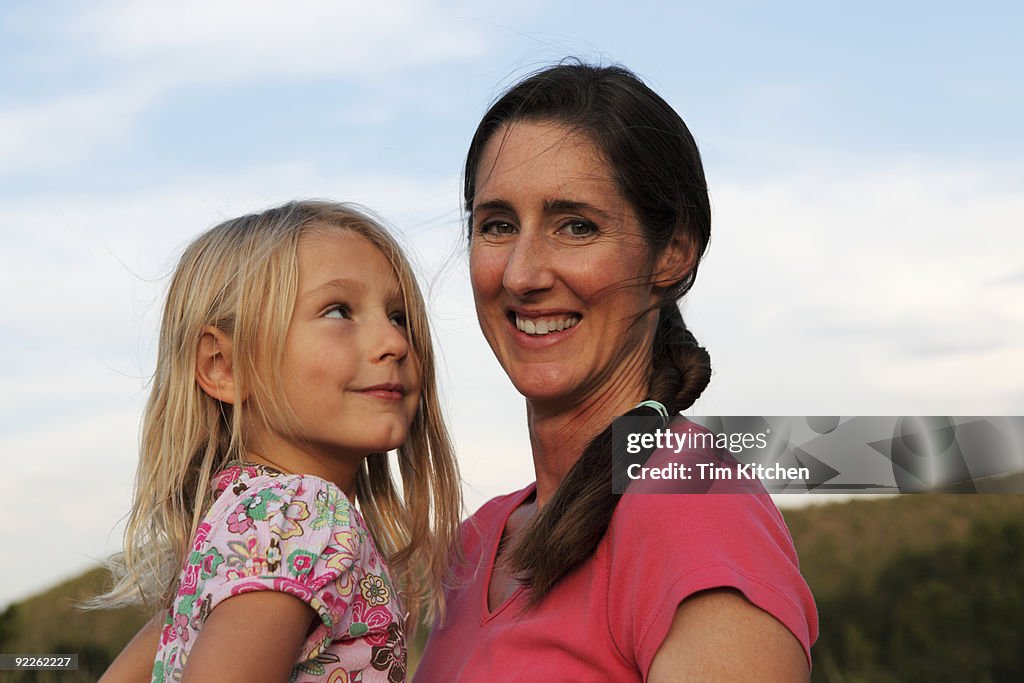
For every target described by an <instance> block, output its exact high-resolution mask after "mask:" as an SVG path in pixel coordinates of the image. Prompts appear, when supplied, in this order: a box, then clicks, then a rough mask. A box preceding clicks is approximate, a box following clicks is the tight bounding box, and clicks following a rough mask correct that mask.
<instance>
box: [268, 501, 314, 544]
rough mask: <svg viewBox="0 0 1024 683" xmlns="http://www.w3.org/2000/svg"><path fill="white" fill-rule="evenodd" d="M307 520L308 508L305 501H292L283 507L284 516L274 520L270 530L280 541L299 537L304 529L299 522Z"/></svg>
mask: <svg viewBox="0 0 1024 683" xmlns="http://www.w3.org/2000/svg"><path fill="white" fill-rule="evenodd" d="M307 519H309V506H308V505H306V502H305V501H302V500H293V501H291V503H289V504H288V506H287V507H285V509H284V515H282V516H281V517H278V518H277V519H275V523H274V525H273V526H272V527H271V529H272V530H273V531H275V532H276V533H277V534H278V535H279V536H280V537H281V540H284V539H286V538H291V537H293V536H301V535H302V533H303V531H304V529H303V528H302V525H301V524H300V522H302V521H305V520H307Z"/></svg>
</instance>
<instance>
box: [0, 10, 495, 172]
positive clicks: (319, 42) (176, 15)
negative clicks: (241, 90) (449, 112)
mask: <svg viewBox="0 0 1024 683" xmlns="http://www.w3.org/2000/svg"><path fill="white" fill-rule="evenodd" d="M17 15H18V21H17V23H18V25H20V26H21V27H22V28H23V30H24V31H25V32H26V35H25V36H23V38H26V39H28V38H32V39H35V40H36V41H38V42H39V43H40V44H41V45H47V44H51V43H58V44H60V45H61V50H60V51H59V52H58V53H57V54H58V55H59V58H58V57H56V56H54V55H52V54H50V51H49V50H46V51H45V53H46V55H47V56H46V57H45V58H38V57H37V58H35V59H36V62H33V61H32V59H33V58H31V57H28V56H25V55H19V58H20V59H21V60H22V63H23V64H25V65H32V68H34V69H36V70H37V71H36V75H35V77H36V79H37V82H38V83H40V84H43V86H42V87H41V88H39V92H40V93H41V94H40V95H38V96H36V98H35V100H34V101H32V102H25V101H19V100H13V104H11V105H8V106H7V107H6V108H4V109H0V174H13V173H18V172H22V171H25V170H30V171H31V170H39V169H44V170H45V169H55V168H64V167H67V166H69V165H71V164H74V163H78V162H81V161H83V160H88V159H89V158H90V156H91V155H94V154H96V152H97V150H98V149H101V148H103V146H105V145H109V144H114V143H116V142H117V141H118V139H119V138H120V137H122V136H123V135H125V133H126V132H130V131H131V130H132V129H133V126H134V125H135V124H136V121H137V120H138V118H139V117H140V116H141V115H143V114H144V113H146V112H147V111H149V110H150V109H151V108H152V107H153V106H155V105H157V104H158V103H160V102H162V101H163V100H164V99H166V98H167V97H168V96H169V95H170V94H172V93H174V92H176V91H180V90H181V89H182V88H185V87H187V86H193V85H197V84H200V85H203V84H205V85H209V84H216V85H218V86H221V87H235V86H238V85H245V84H252V83H261V84H265V83H266V82H268V81H273V80H274V79H288V80H292V81H294V80H296V79H308V80H309V87H310V88H311V89H316V88H324V87H332V88H337V87H339V86H338V84H337V83H332V84H330V85H327V84H325V83H324V81H323V80H317V79H324V78H332V77H340V78H344V79H347V80H350V81H351V80H355V81H362V82H375V83H378V84H381V83H386V82H388V81H389V79H390V80H391V81H393V82H394V83H395V84H396V87H397V84H398V83H400V82H401V81H400V75H401V74H402V73H403V72H405V71H409V70H413V69H416V68H422V67H427V66H431V65H434V64H437V63H440V62H445V61H450V60H458V59H467V58H471V57H474V56H478V55H479V54H481V53H482V52H483V51H484V49H485V47H486V43H485V42H484V39H483V36H482V34H481V32H480V30H479V26H478V25H475V24H474V23H473V22H471V21H468V20H465V19H463V18H461V16H460V9H459V5H458V4H456V5H451V4H445V3H434V2H417V1H415V0H398V1H397V2H389V3H367V2H327V1H323V0H296V1H292V2H287V3H285V2H256V3H254V2H243V1H241V0H210V1H202V0H187V1H185V2H168V1H161V0H142V1H139V2H132V1H129V0H109V1H107V2H100V3H93V4H90V5H89V6H88V8H87V9H86V10H85V11H83V12H81V13H76V14H73V15H72V14H71V13H68V16H60V17H58V18H57V19H56V20H55V19H54V17H53V16H51V15H50V14H49V13H46V14H44V13H42V12H41V11H39V9H35V10H29V9H25V8H22V9H21V10H20V11H19V12H17ZM381 90H382V91H383V92H385V93H386V92H387V91H388V89H387V88H381ZM368 108H369V112H370V113H367V112H366V111H363V110H362V109H361V108H354V109H353V110H352V111H351V112H348V113H346V114H345V115H347V116H348V117H350V118H352V119H358V118H359V117H363V118H364V119H365V118H366V117H368V116H371V115H372V112H373V111H376V112H378V115H379V112H380V111H382V110H383V109H384V108H385V105H384V104H383V100H380V101H377V102H375V103H372V104H370V105H368Z"/></svg>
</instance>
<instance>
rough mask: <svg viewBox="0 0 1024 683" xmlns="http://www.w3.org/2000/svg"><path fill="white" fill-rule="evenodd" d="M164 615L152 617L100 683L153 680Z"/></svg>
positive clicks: (140, 682) (141, 682)
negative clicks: (154, 663)
mask: <svg viewBox="0 0 1024 683" xmlns="http://www.w3.org/2000/svg"><path fill="white" fill-rule="evenodd" d="M163 623H164V617H163V615H161V614H158V615H157V616H155V617H153V618H152V619H150V620H149V621H148V622H146V625H145V626H143V627H142V628H140V629H139V632H138V633H136V634H135V637H134V638H132V639H131V641H130V642H129V643H128V644H127V645H125V646H124V649H123V650H121V654H119V655H118V656H117V659H115V660H114V662H113V663H112V664H111V665H110V667H109V668H108V669H107V670H106V672H104V674H103V677H102V678H100V681H99V683H146V682H147V681H151V680H153V660H155V659H156V649H157V645H158V644H159V642H160V631H161V628H162V627H163Z"/></svg>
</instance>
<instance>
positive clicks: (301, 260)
mask: <svg viewBox="0 0 1024 683" xmlns="http://www.w3.org/2000/svg"><path fill="white" fill-rule="evenodd" d="M296 257H297V258H296V260H297V266H298V276H299V288H300V290H307V291H308V290H310V289H315V288H318V287H322V286H325V285H327V284H330V283H334V284H336V285H338V284H344V285H346V287H347V288H349V289H356V290H370V289H374V290H383V291H385V293H386V294H387V295H388V296H401V295H402V292H403V291H404V283H403V282H402V280H401V277H400V276H399V274H398V269H397V268H396V267H395V264H394V263H393V262H392V261H391V259H390V258H388V254H386V253H385V251H384V250H383V249H381V247H379V246H378V245H377V244H375V243H374V242H373V241H372V240H371V239H370V238H369V237H367V236H366V235H364V234H362V233H361V232H360V231H359V230H357V229H352V228H347V227H340V226H338V227H336V226H328V225H314V226H311V227H310V228H309V229H307V230H305V231H303V232H302V234H300V236H299V241H298V248H297V254H296Z"/></svg>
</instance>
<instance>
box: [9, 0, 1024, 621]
mask: <svg viewBox="0 0 1024 683" xmlns="http://www.w3.org/2000/svg"><path fill="white" fill-rule="evenodd" d="M667 5H668V3H665V4H664V5H663V4H662V3H657V2H648V1H646V0H636V1H634V2H630V3H618V2H617V3H611V2H609V3H602V2H592V3H588V4H587V5H586V9H585V10H584V9H581V7H580V6H579V4H578V3H570V2H560V1H553V2H552V1H549V2H535V1H533V0H527V1H525V2H517V3H499V2H493V1H490V0H476V1H474V2H435V1H427V0H424V1H411V0H392V1H391V2H387V3H367V2H348V1H339V2H325V1H323V0H291V1H290V2H287V3H285V2H280V3H277V2H251V1H246V2H242V1H241V0H203V1H198V0H183V1H178V2H158V1H155V0H99V1H97V2H90V3H76V2H45V1H44V2H17V1H15V2H5V3H3V4H2V5H0V232H2V236H3V241H2V247H0V292H2V294H0V314H2V315H0V457H2V458H3V464H4V474H3V477H2V478H0V498H2V499H3V500H4V501H5V506H6V509H7V516H6V517H5V521H4V522H3V524H2V525H0V545H2V546H3V547H4V548H5V551H4V556H5V557H7V558H8V560H7V561H5V562H3V563H2V564H0V608H2V607H3V606H4V605H6V604H7V603H9V602H10V601H12V600H15V599H18V598H21V597H24V596H26V595H28V594H31V593H32V592H34V591H38V590H41V589H43V588H45V587H47V586H49V585H51V584H52V583H54V582H55V581H57V580H60V579H63V578H67V577H69V576H72V575H74V574H76V573H78V572H80V571H82V570H84V569H85V568H87V567H89V566H91V565H92V564H94V563H95V562H97V561H98V560H100V559H102V558H104V557H105V556H107V555H108V554H109V553H111V552H113V551H114V550H116V549H117V548H118V547H119V544H120V540H121V533H122V531H123V521H124V517H125V515H126V514H127V511H128V508H129V505H130V497H131V487H132V478H133V474H134V468H135V462H136V458H137V451H136V449H137V438H138V426H139V419H140V415H141V410H142V405H143V403H144V401H145V398H146V395H147V392H148V384H147V382H148V378H149V376H150V375H151V373H152V371H153V366H154V359H155V349H156V335H157V319H158V315H159V310H160V306H161V300H162V296H163V293H164V288H165V286H166V283H167V278H168V275H169V273H170V272H171V269H172V268H173V265H174V263H175V260H176V258H177V256H178V255H180V253H181V250H182V249H183V247H184V246H185V245H186V244H187V243H188V241H189V240H190V239H191V238H193V237H194V236H196V235H197V234H198V233H200V232H201V231H203V230H205V229H206V228H209V227H211V226H212V225H214V224H215V223H217V222H219V221H221V220H224V219H226V218H230V217H234V216H236V215H239V214H241V213H244V212H249V211H253V210H258V209H261V208H266V207H269V206H272V205H275V204H278V203H281V202H284V201H287V200H290V199H293V198H310V197H317V198H320V197H323V198H330V199H336V200H343V201H351V202H357V203H359V204H362V205H364V206H367V207H370V208H371V209H372V210H373V211H375V212H376V213H377V214H378V215H380V216H381V217H382V218H383V219H384V220H385V222H386V223H387V224H388V225H389V226H390V227H391V228H392V229H393V230H394V231H395V232H396V234H397V235H398V236H399V239H400V241H401V242H402V243H403V244H404V245H405V246H406V247H408V249H409V251H410V252H411V254H412V255H413V259H414V261H415V262H416V263H417V265H418V268H419V274H420V277H421V282H422V283H423V285H424V288H425V290H426V292H427V296H428V302H429V303H428V305H429V308H430V315H431V318H432V323H433V325H434V329H435V334H436V338H437V342H438V347H439V352H440V356H441V364H442V373H441V383H442V389H443V392H444V396H445V404H446V409H447V414H448V417H449V422H450V425H451V428H452V432H453V434H454V437H455V440H456V446H457V449H458V454H459V456H460V465H461V468H462V474H463V479H464V482H465V488H464V490H465V496H466V507H467V510H469V511H472V510H474V509H476V507H478V506H479V505H480V504H481V503H482V502H483V501H485V500H487V499H488V498H490V497H492V496H494V495H498V494H501V493H505V492H508V491H510V490H513V489H516V488H520V487H521V486H523V485H525V484H526V483H528V482H529V481H531V480H532V466H531V461H530V456H529V441H528V437H527V433H526V425H525V408H524V405H523V401H522V398H521V397H520V396H519V395H518V394H516V392H515V390H514V389H513V387H512V386H511V384H510V383H509V382H508V380H507V379H506V378H505V376H504V375H503V373H502V372H501V369H500V367H499V366H498V365H497V363H496V361H495V360H494V359H493V356H492V355H491V353H490V351H489V349H488V348H487V346H486V342H485V341H484V339H483V337H482V335H481V334H480V332H479V329H478V327H477V324H476V320H475V317H474V312H473V305H472V295H471V293H470V290H469V285H468V274H467V259H466V250H465V243H464V241H463V230H462V228H461V225H462V220H463V217H462V215H461V213H460V203H459V190H460V185H459V183H460V172H461V164H462V162H463V159H464V154H465V151H466V148H467V146H468V143H469V139H470V136H471V134H472V132H473V130H474V128H475V126H476V123H477V121H478V119H479V117H480V116H481V115H482V114H483V112H484V111H485V110H486V108H487V105H488V104H489V102H490V101H491V100H492V99H493V98H494V97H496V96H497V95H498V94H499V93H500V92H501V90H502V89H503V88H504V87H507V86H508V85H510V84H512V83H513V82H515V80H516V79H517V78H519V77H521V76H523V75H525V74H527V73H529V72H531V71H533V70H535V69H537V68H540V67H543V66H545V65H548V64H551V63H553V62H557V61H558V60H559V59H561V58H563V57H565V56H567V55H574V56H579V57H582V58H585V59H587V60H590V61H597V62H602V63H621V64H624V65H626V66H628V67H629V68H631V69H633V70H634V71H635V72H637V73H638V74H639V75H640V76H641V77H642V78H644V79H645V80H646V82H648V83H649V84H650V85H651V86H652V87H653V88H654V89H655V90H657V91H658V92H659V93H660V94H661V95H662V96H663V97H664V98H665V99H666V100H667V101H668V102H669V103H670V104H671V105H672V106H673V107H675V108H676V110H677V111H679V112H680V114H681V115H682V116H683V118H684V119H685V120H686V122H687V124H688V125H689V127H690V129H691V130H692V131H693V133H694V136H695V137H696V139H697V142H698V144H699V145H700V148H701V152H702V154H703V158H704V163H705V169H706V173H707V177H708V182H709V186H710V192H711V198H712V205H713V228H712V240H711V246H710V249H709V252H708V254H707V256H706V258H705V260H704V262H703V264H702V266H701V269H700V274H699V276H698V279H697V283H696V285H695V287H694V288H693V290H692V291H691V293H690V294H689V295H688V297H687V299H686V301H685V302H684V308H683V311H684V316H685V317H686V320H687V323H688V325H689V327H690V328H691V330H693V332H694V333H695V335H696V336H697V338H698V340H699V341H700V342H701V343H702V344H703V345H704V346H706V348H708V350H709V351H710V353H711V356H712V364H713V367H714V375H713V379H712V382H711V385H710V387H709V388H708V390H707V391H706V392H705V394H704V396H703V397H702V398H701V399H700V400H699V401H698V402H697V403H696V404H695V405H694V407H693V408H692V409H691V411H690V412H691V413H693V414H695V415H1021V414H1022V413H1024V306H1021V304H1020V303H1019V302H1020V301H1021V300H1022V297H1024V184H1022V180H1024V163H1022V162H1024V136H1021V135H1020V132H1019V117H1020V112H1021V111H1022V110H1024V87H1022V86H1024V83H1022V80H1024V77H1022V75H1021V74H1024V52H1022V51H1021V50H1020V48H1019V45H1020V43H1021V39H1022V37H1024V36H1021V35H1020V33H1021V29H1020V26H1022V25H1024V9H1022V8H1021V6H1020V5H1019V3H1011V2H1005V3H997V2H979V3H974V4H972V5H971V6H970V8H969V9H968V8H966V7H965V6H963V5H962V3H944V2H898V1H897V2H887V3H840V2H827V1H824V2H822V1H819V2H813V3H812V2H807V3H793V2H773V3H770V4H765V3H754V2H751V3H736V2H679V3H672V4H671V6H667Z"/></svg>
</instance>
